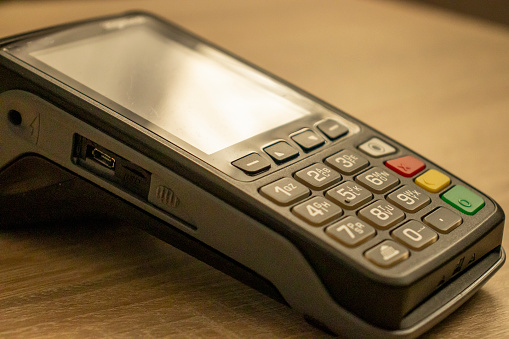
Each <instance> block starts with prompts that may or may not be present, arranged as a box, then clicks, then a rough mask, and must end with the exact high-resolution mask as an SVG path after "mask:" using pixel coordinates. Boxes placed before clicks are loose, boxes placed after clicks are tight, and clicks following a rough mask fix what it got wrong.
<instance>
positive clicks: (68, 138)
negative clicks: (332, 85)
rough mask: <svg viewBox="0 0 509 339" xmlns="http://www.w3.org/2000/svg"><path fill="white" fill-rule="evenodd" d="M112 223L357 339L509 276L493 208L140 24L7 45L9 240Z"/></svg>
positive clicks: (314, 106)
mask: <svg viewBox="0 0 509 339" xmlns="http://www.w3.org/2000/svg"><path fill="white" fill-rule="evenodd" d="M27 211H29V212H27ZM103 216H108V217H117V218H123V219H125V220H127V221H129V222H131V223H133V224H135V225H138V226H139V227H141V228H142V229H144V230H146V231H148V232H150V233H151V234H154V235H155V236H157V237H159V238H161V239H163V240H165V241H167V242H169V243H170V244H172V245H174V246H176V247H178V248H180V249H182V250H184V251H186V252H188V253H190V254H192V255H194V256H196V257H197V258H199V259H201V260H203V261H205V262H207V263H209V264H211V265H213V266H214V267H216V268H218V269H220V270H222V271H224V272H226V273H228V274H230V275H232V276H233V277H235V278H237V279H239V280H241V281H243V282H244V283H246V284H248V285H250V286H252V287H254V288H257V289H258V290H260V291H262V292H264V293H265V294H267V295H269V296H271V297H272V298H274V299H276V300H278V301H280V302H282V303H285V304H287V305H288V306H290V307H292V308H294V309H296V310H297V311H298V312H300V313H302V314H303V315H304V316H305V318H306V319H308V320H309V321H310V322H312V323H314V324H317V325H319V326H322V327H324V328H327V329H328V330H330V331H332V332H334V333H336V334H338V335H340V336H344V337H356V338H359V337H387V338H411V337H416V336H418V335H420V334H422V333H424V332H425V331H427V330H428V329H430V328H431V327H432V326H434V325H435V324H436V323H438V322H439V321H440V320H442V319H443V318H445V317H446V316H447V315H448V314H450V313H451V312H453V311H454V310H455V309H456V308H458V307H459V306H460V305H461V304H462V303H464V302H465V301H466V300H467V299H468V298H469V297H471V296H472V295H473V294H474V293H475V292H476V291H477V290H478V289H479V288H480V287H481V286H482V285H483V284H484V283H485V282H486V281H487V280H488V279H489V278H490V277H491V276H492V275H493V274H494V273H495V272H496V271H497V270H498V269H499V268H500V267H501V266H502V264H503V263H504V261H505V254H504V250H503V249H502V247H501V241H502V234H503V226H504V213H503V211H502V210H501V208H500V206H499V205H497V203H496V202H494V201H493V200H492V199H491V198H489V197H488V196H487V195H485V194H484V193H482V192H480V191H479V190H477V189H476V188H475V187H473V186H471V185H470V184H468V183H466V182H464V181H462V180H461V179H460V178H458V177H456V176H455V175H454V174H452V173H449V172H448V171H447V170H446V169H443V168H441V167H439V166H438V165H436V164H434V163H433V162H431V161H430V160H428V159H425V158H423V157H422V156H420V155H418V154H416V153H415V152H413V151H411V150H410V149H408V148H407V147H405V146H404V145H401V144H400V143H398V142H396V141H395V140H393V139H391V138H390V137H389V136H386V135H384V134H382V133H380V132H378V131H376V130H374V129H373V128H371V127H369V126H368V125H367V124H365V123H363V122H361V121H359V120H357V119H356V118H355V117H353V116H350V115H348V114H346V113H344V112H342V111H340V110H338V109H337V108H335V107H332V106H331V105H329V104H327V103H325V102H323V101H321V100H319V99H317V98H315V97H314V96H312V95H310V94H309V93H306V92H304V91H303V90H301V89H299V88H297V87H295V86H293V85H291V84H289V83H287V82H285V81H284V80H282V79H279V78H278V77H276V76H274V75H272V74H270V73H268V72H266V71H264V70H261V69H260V68H258V67H256V66H254V65H252V64H250V63H249V62H246V61H245V60H242V59H241V58H238V57H236V56H234V55H232V54H231V53H229V52H227V51H225V50H223V49H222V48H220V47H218V46H215V45H214V44H212V43H210V42H207V41H204V40H203V39H201V38H199V37H197V36H195V35H194V34H192V33H190V32H187V31H185V30H184V29H182V28H180V27H177V26H175V25H173V24H171V23H169V22H167V21H165V20H162V19H160V18H158V17H155V16H153V15H150V14H147V13H141V12H132V13H127V14H122V15H118V16H112V17H105V18H99V19H93V20H87V21H82V22H76V23H71V24H66V25H62V26H57V27H52V28H48V29H43V30H39V31H35V32H30V33H26V34H21V35H17V36H13V37H8V38H4V39H2V40H0V227H14V226H20V225H23V224H28V223H38V222H43V221H51V220H72V219H76V218H85V217H90V218H99V220H103V219H102V218H103Z"/></svg>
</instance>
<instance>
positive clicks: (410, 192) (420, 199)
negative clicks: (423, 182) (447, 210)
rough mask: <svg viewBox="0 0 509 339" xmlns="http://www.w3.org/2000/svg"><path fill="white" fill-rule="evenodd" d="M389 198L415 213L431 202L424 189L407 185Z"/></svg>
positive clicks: (388, 198) (406, 210)
mask: <svg viewBox="0 0 509 339" xmlns="http://www.w3.org/2000/svg"><path fill="white" fill-rule="evenodd" d="M387 200H389V201H390V202H392V203H393V204H394V205H396V206H398V207H399V208H401V209H402V210H403V211H405V212H409V213H415V212H417V211H419V210H421V209H422V208H423V207H424V206H426V205H428V204H429V203H430V202H431V199H430V197H428V196H427V195H426V193H424V191H423V190H422V189H420V188H417V187H413V188H412V187H410V186H407V185H405V186H403V187H401V188H398V189H397V190H396V191H394V192H392V193H391V194H389V195H388V196H387Z"/></svg>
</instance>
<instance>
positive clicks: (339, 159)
mask: <svg viewBox="0 0 509 339" xmlns="http://www.w3.org/2000/svg"><path fill="white" fill-rule="evenodd" d="M325 163H326V164H327V165H329V166H331V167H332V168H334V169H335V170H338V171H339V172H340V173H343V174H346V175H351V174H354V173H356V172H358V171H360V170H362V169H364V168H366V167H368V165H369V162H368V160H367V159H366V158H364V157H363V156H361V155H359V153H357V152H355V151H350V150H343V151H341V152H339V153H336V154H334V155H332V156H330V157H328V158H327V159H325Z"/></svg>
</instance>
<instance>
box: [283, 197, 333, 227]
mask: <svg viewBox="0 0 509 339" xmlns="http://www.w3.org/2000/svg"><path fill="white" fill-rule="evenodd" d="M292 213H293V214H295V215H296V216H298V217H299V218H301V219H303V220H305V221H306V222H308V223H309V224H311V225H315V226H320V225H325V224H326V223H328V222H329V221H332V220H334V219H336V218H339V217H340V216H341V215H342V214H343V210H342V209H341V207H339V206H337V205H334V204H333V203H332V202H330V201H329V200H327V199H325V198H322V197H314V198H311V199H309V200H307V201H305V202H303V203H302V204H300V205H297V206H295V207H294V208H293V209H292Z"/></svg>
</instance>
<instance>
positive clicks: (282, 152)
mask: <svg viewBox="0 0 509 339" xmlns="http://www.w3.org/2000/svg"><path fill="white" fill-rule="evenodd" d="M263 150H264V151H265V153H267V154H268V155H269V156H270V157H271V158H272V159H274V161H275V162H276V163H278V164H282V163H284V162H286V161H290V160H292V159H294V158H296V157H297V156H298V155H299V152H298V151H297V150H296V149H295V148H293V147H292V146H290V145H289V144H288V143H287V142H286V141H278V142H276V143H274V144H272V145H270V146H267V147H265V148H264V149H263Z"/></svg>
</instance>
